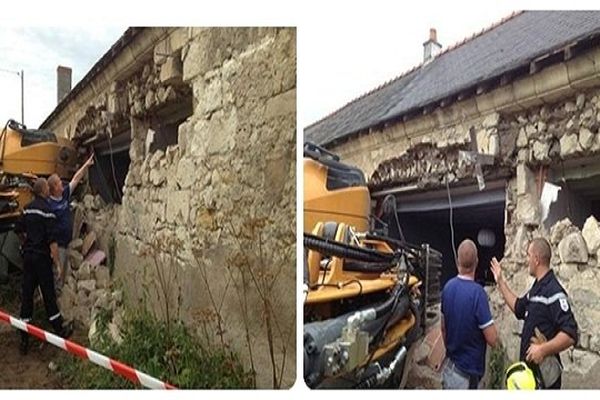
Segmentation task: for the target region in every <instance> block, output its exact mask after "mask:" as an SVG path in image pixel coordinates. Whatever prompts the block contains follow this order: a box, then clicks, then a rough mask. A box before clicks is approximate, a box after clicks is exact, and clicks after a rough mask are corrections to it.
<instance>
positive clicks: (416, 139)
mask: <svg viewBox="0 0 600 400" xmlns="http://www.w3.org/2000/svg"><path fill="white" fill-rule="evenodd" d="M540 103H541V102H539V101H538V102H537V104H538V105H537V106H534V105H531V104H530V105H529V106H528V107H527V108H524V109H523V108H521V109H522V110H523V111H518V112H514V111H510V112H508V111H506V112H492V113H490V114H487V115H484V116H481V117H477V118H470V119H465V118H456V119H455V123H454V124H452V123H450V124H444V123H441V122H442V121H445V120H444V118H441V117H440V115H443V114H444V113H445V114H452V113H451V112H448V111H440V114H436V112H434V113H433V114H432V115H430V116H428V117H427V116H424V117H420V118H418V121H415V122H412V123H411V122H410V120H409V121H407V122H405V123H404V125H403V126H401V124H396V125H391V126H388V127H385V128H383V129H382V130H379V131H373V132H371V133H369V134H366V135H363V136H359V137H357V138H356V139H355V140H353V141H350V142H347V143H344V144H341V145H338V146H337V147H336V148H334V149H332V150H333V151H334V152H336V153H338V154H340V155H341V157H342V159H344V160H345V161H347V162H350V163H353V164H355V165H358V166H359V168H361V169H363V170H364V171H365V172H366V174H367V176H370V179H369V187H370V189H371V190H372V191H378V190H385V189H389V188H392V187H405V188H413V189H415V190H427V189H439V188H442V187H444V185H445V182H446V179H447V180H448V181H449V182H450V183H454V184H457V185H461V184H473V183H475V179H474V177H473V163H472V162H465V160H461V158H460V151H461V150H470V143H469V142H470V140H469V135H468V129H469V127H470V126H472V127H473V128H474V129H475V132H476V134H477V142H478V150H479V152H481V153H485V154H489V155H493V156H494V158H495V161H494V164H493V165H491V166H484V167H483V172H484V176H485V179H486V181H489V180H493V179H496V178H500V179H504V180H506V210H505V227H504V228H505V236H506V245H505V251H504V258H503V265H504V269H505V270H506V272H505V275H506V276H507V278H508V281H509V284H510V286H511V287H512V288H513V290H514V291H515V292H516V293H517V294H519V295H521V294H523V293H525V291H526V290H527V289H528V288H529V287H530V286H531V284H532V282H533V278H531V277H529V275H528V273H527V266H526V245H527V243H528V241H529V240H530V239H531V238H533V237H536V236H544V237H546V238H548V239H549V240H550V241H551V243H552V246H553V259H552V268H553V269H554V270H555V272H556V273H557V276H558V278H559V280H560V281H561V283H562V284H563V286H564V287H565V289H566V290H567V292H568V293H569V296H570V304H571V306H572V307H573V311H574V314H575V317H576V319H577V321H578V323H579V327H580V333H581V337H580V342H579V343H578V344H577V346H576V347H575V348H574V349H570V350H568V351H566V352H564V353H563V355H562V359H563V363H564V365H565V372H564V374H563V387H567V388H593V387H597V382H598V380H599V379H600V362H599V361H600V349H599V348H598V344H599V342H598V340H597V337H598V335H597V334H595V331H594V330H593V327H595V326H597V325H598V323H600V313H598V311H597V310H596V305H597V304H598V300H599V298H598V296H600V289H598V288H600V281H599V280H600V260H599V258H598V257H600V255H599V254H598V247H599V246H598V245H599V243H600V236H598V233H599V230H598V222H597V221H596V219H595V218H594V217H593V216H586V218H587V217H589V218H588V219H587V221H586V223H585V225H584V226H583V229H581V226H580V227H579V228H578V227H576V226H574V225H573V223H571V221H570V220H568V219H564V217H567V216H566V215H565V216H563V217H561V218H560V219H561V220H560V221H559V222H557V223H556V224H554V226H552V227H544V225H543V223H542V216H543V215H542V214H543V211H542V207H541V204H540V195H541V189H542V187H543V182H544V179H547V178H548V177H549V175H548V174H547V170H548V169H549V168H554V169H557V168H558V169H560V168H562V167H563V163H565V162H566V163H568V162H572V161H574V160H578V159H582V158H586V159H588V160H592V162H594V161H593V160H594V159H595V157H597V156H599V155H600V135H599V132H598V131H599V127H600V90H598V89H597V88H596V89H595V88H591V89H587V90H579V91H578V92H576V93H575V94H573V95H571V96H568V97H565V98H562V99H560V100H556V99H555V100H554V102H552V103H549V102H547V103H545V104H543V105H539V104H540ZM454 113H455V114H458V115H460V113H459V112H454ZM427 119H429V121H427ZM410 124H412V125H413V126H417V127H418V128H411V130H412V131H416V132H421V133H420V134H419V135H417V136H409V135H407V134H406V132H407V131H408V130H409V128H408V126H409V125H410ZM596 162H597V161H596ZM563 192H564V191H563ZM563 195H564V193H563ZM559 196H560V194H559ZM584 220H585V218H584ZM487 291H488V293H489V294H490V298H491V303H492V307H493V315H494V319H495V321H496V323H497V326H498V328H499V332H500V338H501V340H502V342H503V344H504V347H505V348H506V350H507V352H508V359H509V360H516V359H517V358H518V349H519V340H520V337H519V333H520V330H521V327H522V324H521V323H519V322H518V321H517V320H516V318H515V317H514V315H512V314H511V313H510V310H509V309H508V308H507V307H506V306H505V305H504V302H503V301H502V299H501V297H500V295H499V293H498V292H497V291H496V290H495V288H487ZM413 375H415V376H414V377H413V378H414V379H415V380H416V382H419V381H420V380H422V379H425V380H426V379H429V378H430V377H431V376H433V375H431V371H427V373H425V372H423V373H421V372H419V373H417V372H415V373H414V374H413ZM434 375H435V374H434Z"/></svg>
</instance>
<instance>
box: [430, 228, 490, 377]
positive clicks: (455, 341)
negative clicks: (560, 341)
mask: <svg viewBox="0 0 600 400" xmlns="http://www.w3.org/2000/svg"><path fill="white" fill-rule="evenodd" d="M457 261H458V266H457V268H458V276H456V277H454V278H452V279H450V280H449V281H448V282H446V285H445V286H444V289H443V290H442V314H443V318H442V336H443V338H444V343H445V345H446V361H445V362H444V366H443V371H442V386H443V388H444V389H477V386H478V385H479V381H480V380H481V378H482V377H483V374H484V372H485V351H486V344H489V345H490V346H495V345H496V342H497V340H498V333H497V331H496V326H495V325H494V320H493V319H492V314H491V312H490V306H489V303H488V299H487V295H486V293H485V291H484V290H483V287H481V285H479V284H478V283H476V282H475V270H476V269H477V264H478V263H479V259H478V257H477V247H476V246H475V243H473V241H472V240H469V239H466V240H463V241H462V243H461V244H460V246H458V260H457Z"/></svg>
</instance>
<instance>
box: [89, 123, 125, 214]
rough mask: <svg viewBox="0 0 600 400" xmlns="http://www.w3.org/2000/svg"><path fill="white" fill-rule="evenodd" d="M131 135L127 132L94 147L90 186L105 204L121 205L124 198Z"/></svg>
mask: <svg viewBox="0 0 600 400" xmlns="http://www.w3.org/2000/svg"><path fill="white" fill-rule="evenodd" d="M130 141H131V134H130V133H129V131H126V132H124V133H122V134H120V135H118V136H115V137H113V138H112V139H111V140H110V142H109V141H108V140H106V141H103V142H100V143H97V144H95V145H94V152H95V154H96V159H95V163H94V165H93V168H90V172H89V174H90V185H91V186H92V187H93V188H94V189H95V190H96V191H97V192H98V194H99V195H100V197H102V200H104V202H105V203H107V204H111V203H119V204H121V198H122V197H123V186H124V185H125V178H126V177H127V172H128V171H129V163H130V162H131V160H130V158H129V144H130Z"/></svg>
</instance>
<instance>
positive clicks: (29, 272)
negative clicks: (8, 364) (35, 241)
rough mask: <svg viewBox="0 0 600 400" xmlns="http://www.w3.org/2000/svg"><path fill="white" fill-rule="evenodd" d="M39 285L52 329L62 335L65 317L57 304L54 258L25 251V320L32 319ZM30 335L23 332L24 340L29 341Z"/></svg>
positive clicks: (22, 316)
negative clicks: (53, 267) (63, 317)
mask: <svg viewBox="0 0 600 400" xmlns="http://www.w3.org/2000/svg"><path fill="white" fill-rule="evenodd" d="M38 286H39V287H40V290H41V291H42V297H43V298H44V307H45V308H46V315H47V317H48V320H49V321H50V324H51V325H52V329H54V332H56V333H57V334H58V335H62V333H63V327H62V324H63V319H62V316H61V315H60V311H59V310H58V306H57V305H56V292H55V291H54V273H53V272H52V259H51V258H50V256H49V255H43V254H37V253H25V254H24V256H23V289H22V292H21V319H22V320H23V321H25V322H29V321H31V318H32V317H33V294H34V292H35V289H36V288H37V287H38ZM28 337H29V335H28V334H27V333H25V332H21V338H22V339H23V341H27V338H28Z"/></svg>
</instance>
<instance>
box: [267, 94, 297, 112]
mask: <svg viewBox="0 0 600 400" xmlns="http://www.w3.org/2000/svg"><path fill="white" fill-rule="evenodd" d="M295 113H296V89H293V90H288V91H287V92H285V93H282V94H279V95H277V96H275V97H272V98H270V99H269V100H267V108H266V112H265V117H266V118H267V119H272V118H277V117H282V116H283V117H286V116H290V115H294V116H295Z"/></svg>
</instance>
